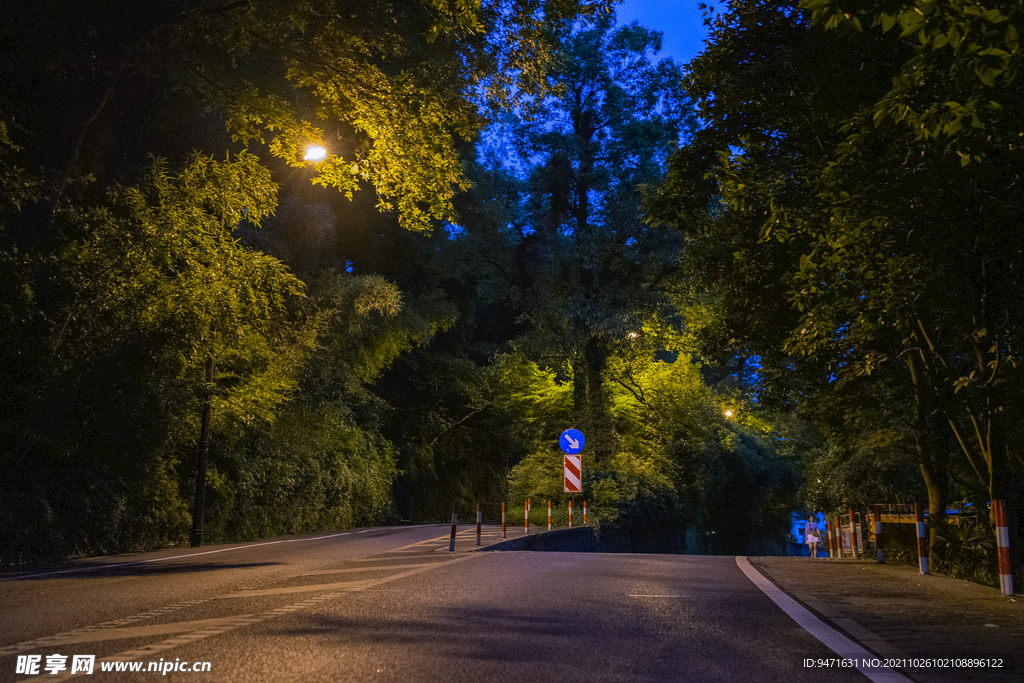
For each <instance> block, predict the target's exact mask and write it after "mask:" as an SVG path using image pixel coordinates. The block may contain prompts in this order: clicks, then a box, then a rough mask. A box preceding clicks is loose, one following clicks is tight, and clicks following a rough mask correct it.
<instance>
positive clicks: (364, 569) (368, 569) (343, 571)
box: [299, 558, 435, 576]
mask: <svg viewBox="0 0 1024 683" xmlns="http://www.w3.org/2000/svg"><path fill="white" fill-rule="evenodd" d="M377 561H378V562H379V561H380V560H379V558H378V559H377ZM432 564H435V563H434V562H416V563H409V564H389V565H384V566H379V567H344V568H343V569H321V570H319V571H315V572H305V573H304V574H299V576H322V575H324V574H352V573H358V572H373V571H379V570H381V569H411V568H413V567H429V566H430V565H432Z"/></svg>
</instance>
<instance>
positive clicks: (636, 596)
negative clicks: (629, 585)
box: [629, 593, 686, 598]
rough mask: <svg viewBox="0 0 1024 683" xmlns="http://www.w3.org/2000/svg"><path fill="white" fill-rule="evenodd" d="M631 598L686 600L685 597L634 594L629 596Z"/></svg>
mask: <svg viewBox="0 0 1024 683" xmlns="http://www.w3.org/2000/svg"><path fill="white" fill-rule="evenodd" d="M629 597H631V598H684V597H686V596H685V595H636V594H633V593H630V594H629Z"/></svg>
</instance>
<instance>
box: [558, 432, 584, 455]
mask: <svg viewBox="0 0 1024 683" xmlns="http://www.w3.org/2000/svg"><path fill="white" fill-rule="evenodd" d="M583 442H584V440H583V432H581V431H580V430H578V429H566V430H565V431H564V432H562V436H560V437H558V445H559V446H561V447H562V450H563V451H565V452H566V454H568V455H576V454H577V453H579V452H580V451H582V450H583Z"/></svg>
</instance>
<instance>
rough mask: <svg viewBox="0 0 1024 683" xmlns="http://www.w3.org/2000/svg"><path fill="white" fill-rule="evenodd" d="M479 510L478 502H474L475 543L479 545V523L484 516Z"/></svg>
mask: <svg viewBox="0 0 1024 683" xmlns="http://www.w3.org/2000/svg"><path fill="white" fill-rule="evenodd" d="M483 514H484V513H482V512H480V503H477V504H476V544H477V545H480V525H481V524H482V523H483V520H484V517H483Z"/></svg>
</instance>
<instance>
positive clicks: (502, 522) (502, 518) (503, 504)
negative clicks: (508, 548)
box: [501, 502, 507, 538]
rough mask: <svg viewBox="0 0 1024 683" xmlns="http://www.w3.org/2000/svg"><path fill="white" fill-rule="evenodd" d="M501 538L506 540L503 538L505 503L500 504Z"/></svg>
mask: <svg viewBox="0 0 1024 683" xmlns="http://www.w3.org/2000/svg"><path fill="white" fill-rule="evenodd" d="M501 537H502V538H507V536H505V503H504V502H502V504H501Z"/></svg>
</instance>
